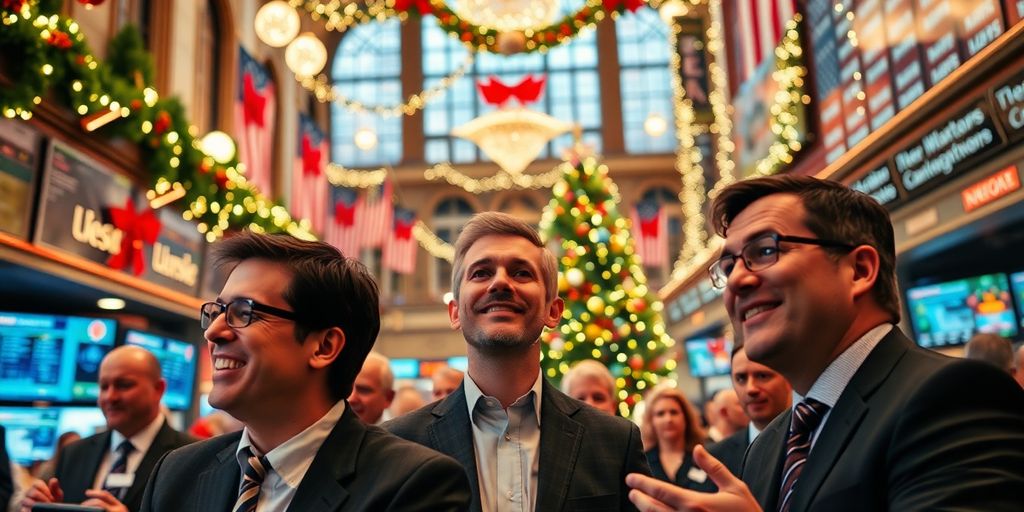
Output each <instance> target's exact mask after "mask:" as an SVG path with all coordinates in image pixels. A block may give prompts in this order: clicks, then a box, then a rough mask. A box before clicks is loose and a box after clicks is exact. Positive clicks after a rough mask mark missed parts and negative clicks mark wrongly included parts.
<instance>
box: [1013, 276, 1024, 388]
mask: <svg viewBox="0 0 1024 512" xmlns="http://www.w3.org/2000/svg"><path fill="white" fill-rule="evenodd" d="M1010 287H1011V288H1013V300H1014V302H1016V303H1017V324H1018V326H1019V327H1020V329H1019V330H1018V332H1020V330H1024V272H1016V273H1013V274H1010ZM1017 371H1024V369H1018V370H1017Z"/></svg>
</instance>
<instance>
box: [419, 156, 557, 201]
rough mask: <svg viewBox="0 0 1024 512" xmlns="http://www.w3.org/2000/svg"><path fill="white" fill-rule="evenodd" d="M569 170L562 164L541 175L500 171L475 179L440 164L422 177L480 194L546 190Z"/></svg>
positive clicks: (428, 170)
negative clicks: (515, 189) (514, 190)
mask: <svg viewBox="0 0 1024 512" xmlns="http://www.w3.org/2000/svg"><path fill="white" fill-rule="evenodd" d="M571 168H572V165H571V164H569V163H568V162H562V163H560V164H558V165H556V166H555V167H554V168H553V169H551V170H550V171H547V172H544V173H541V174H509V173H507V172H504V171H501V172H499V173H498V174H495V175H494V176H489V177H487V178H481V179H475V178H470V177H469V176H466V175H465V174H464V173H462V172H460V171H458V170H456V169H455V168H454V167H452V165H451V164H450V163H448V162H442V163H439V164H436V165H434V166H433V167H431V168H429V169H427V170H425V171H423V177H424V178H426V179H427V180H428V181H436V180H440V179H443V180H445V181H447V182H448V184H450V185H455V186H456V187H461V188H462V189H463V190H465V191H466V192H470V193H472V194H480V193H484V192H493V191H495V190H508V189H510V188H513V187H516V188H524V189H539V188H547V187H550V186H552V185H554V184H555V183H557V182H558V180H559V179H561V177H562V175H563V174H564V173H565V172H566V171H567V170H568V169H571Z"/></svg>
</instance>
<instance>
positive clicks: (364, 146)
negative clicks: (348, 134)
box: [352, 128, 377, 151]
mask: <svg viewBox="0 0 1024 512" xmlns="http://www.w3.org/2000/svg"><path fill="white" fill-rule="evenodd" d="M352 139H353V142H355V144H356V147H357V148H359V149H361V150H363V151H369V150H371V149H373V148H375V147H377V132H375V131H373V128H360V129H358V130H356V133H355V135H354V136H353V137H352Z"/></svg>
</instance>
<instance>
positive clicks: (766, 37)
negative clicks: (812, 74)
mask: <svg viewBox="0 0 1024 512" xmlns="http://www.w3.org/2000/svg"><path fill="white" fill-rule="evenodd" d="M731 3H732V5H731V7H732V9H731V12H733V13H735V14H736V15H737V17H738V18H739V20H738V21H739V23H730V24H728V25H729V26H731V27H732V28H733V29H734V30H735V31H736V32H735V33H734V35H733V41H735V42H737V43H738V46H739V47H738V49H737V50H736V51H734V52H733V55H735V56H736V57H737V59H736V62H737V63H738V65H737V70H738V71H739V74H740V76H739V77H737V78H738V80H737V81H736V83H737V84H741V83H743V82H745V81H746V80H747V78H749V77H750V76H751V75H753V74H754V70H755V69H757V66H758V65H759V64H760V63H761V61H763V60H764V59H766V58H774V55H775V47H777V46H778V45H779V42H780V41H782V34H783V32H784V31H785V28H786V22H787V21H789V20H790V19H792V18H793V15H794V14H795V13H796V6H795V0H731Z"/></svg>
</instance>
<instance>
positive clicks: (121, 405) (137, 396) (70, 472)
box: [21, 345, 194, 512]
mask: <svg viewBox="0 0 1024 512" xmlns="http://www.w3.org/2000/svg"><path fill="white" fill-rule="evenodd" d="M99 388H100V396H99V401H98V402H99V406H100V409H101V410H102V411H103V416H104V417H105V418H106V421H107V429H108V430H107V432H104V433H102V434H96V435H94V436H90V437H87V438H85V439H82V440H79V441H75V442H74V443H71V444H69V445H67V446H66V447H65V448H64V450H63V452H61V454H60V457H59V459H58V460H57V469H56V472H55V473H54V478H51V479H50V480H49V481H48V482H43V481H42V480H36V481H34V482H33V483H32V486H31V487H30V488H29V489H28V491H27V492H26V494H25V498H24V499H23V500H22V502H21V507H22V511H24V512H27V511H28V510H30V509H31V508H32V505H34V504H36V503H61V502H64V503H81V504H82V505H86V506H93V507H100V508H103V509H105V510H108V511H124V510H129V511H137V510H139V509H140V505H141V503H142V493H143V490H145V488H146V480H147V479H148V478H149V474H150V473H151V472H152V471H153V467H154V466H155V465H156V463H157V461H158V460H159V459H160V457H162V456H163V455H164V454H165V453H167V452H169V451H171V450H173V449H175V448H178V447H180V446H184V445H186V444H188V443H191V442H192V441H194V440H193V439H192V438H191V437H189V436H188V435H186V434H183V433H181V432H178V431H176V430H174V429H172V428H171V426H170V425H168V424H167V420H166V418H164V415H163V413H162V412H161V411H160V399H161V398H162V397H163V395H164V390H165V389H166V388H167V383H166V382H165V381H164V379H163V375H162V373H161V370H160V363H159V362H158V361H157V360H156V357H155V356H153V354H152V353H151V352H149V351H148V350H146V349H144V348H142V347H135V346H131V345H125V346H122V347H118V348H115V349H114V350H112V351H110V353H109V354H107V356H106V357H105V358H103V361H102V362H101V363H100V373H99Z"/></svg>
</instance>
